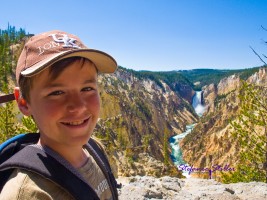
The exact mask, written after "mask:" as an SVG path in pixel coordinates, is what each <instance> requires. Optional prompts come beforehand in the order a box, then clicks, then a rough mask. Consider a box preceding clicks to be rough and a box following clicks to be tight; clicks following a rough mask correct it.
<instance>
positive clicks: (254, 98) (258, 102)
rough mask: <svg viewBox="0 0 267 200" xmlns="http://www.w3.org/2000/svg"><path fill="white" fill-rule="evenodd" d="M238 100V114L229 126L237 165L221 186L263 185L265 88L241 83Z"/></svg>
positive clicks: (266, 168)
mask: <svg viewBox="0 0 267 200" xmlns="http://www.w3.org/2000/svg"><path fill="white" fill-rule="evenodd" d="M239 98H240V101H241V104H240V106H241V110H240V113H239V115H238V119H237V120H235V121H233V122H232V123H231V125H232V127H233V136H234V137H235V138H236V140H237V142H238V148H239V149H240V161H239V164H238V166H237V168H236V171H234V172H231V173H228V174H223V176H222V178H223V182H225V183H232V182H251V181H262V182H267V106H266V105H267V88H266V86H257V85H254V84H248V83H246V82H243V86H242V88H241V90H240V95H239Z"/></svg>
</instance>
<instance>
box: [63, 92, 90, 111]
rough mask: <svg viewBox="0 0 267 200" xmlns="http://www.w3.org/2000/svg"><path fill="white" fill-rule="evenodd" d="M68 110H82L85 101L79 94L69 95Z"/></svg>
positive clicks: (84, 107)
mask: <svg viewBox="0 0 267 200" xmlns="http://www.w3.org/2000/svg"><path fill="white" fill-rule="evenodd" d="M67 102H68V103H67V110H68V112H72V113H75V112H82V111H84V110H85V109H86V102H85V99H83V98H82V97H81V96H80V95H77V94H76V95H75V94H74V95H70V96H69V97H68V99H67Z"/></svg>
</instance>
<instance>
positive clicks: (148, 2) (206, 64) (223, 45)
mask: <svg viewBox="0 0 267 200" xmlns="http://www.w3.org/2000/svg"><path fill="white" fill-rule="evenodd" d="M266 19H267V0H75V1H70V0H65V1H55V0H53V1H52V0H44V1H36V0H24V1H18V0H17V1H16V0H13V1H4V2H1V12H0V28H1V29H6V28H7V24H8V23H9V24H10V25H12V26H15V27H17V28H24V29H25V30H26V31H27V32H29V33H33V34H37V33H40V32H45V31H49V30H54V29H58V30H63V31H67V32H70V33H73V34H75V35H78V36H79V37H80V38H81V39H82V40H83V41H84V43H85V44H86V45H87V46H88V47H90V48H94V49H99V50H102V51H105V52H107V53H109V54H111V55H112V56H113V57H114V58H115V59H116V60H117V62H118V64H119V65H121V66H123V67H126V68H130V69H134V70H151V71H169V70H179V69H195V68H212V69H242V68H250V67H255V66H260V65H262V62H261V61H260V60H259V59H258V58H257V56H256V55H255V54H254V53H253V52H252V50H251V49H250V48H249V46H252V47H253V48H254V49H255V50H256V51H257V52H258V53H259V54H261V53H266V52H267V46H266V45H265V44H264V42H263V40H267V31H264V30H263V29H262V28H261V26H264V27H266V28H267V21H266Z"/></svg>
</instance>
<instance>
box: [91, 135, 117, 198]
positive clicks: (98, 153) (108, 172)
mask: <svg viewBox="0 0 267 200" xmlns="http://www.w3.org/2000/svg"><path fill="white" fill-rule="evenodd" d="M88 143H89V149H88V150H89V153H90V154H91V155H92V156H93V158H94V159H95V161H96V162H97V164H98V166H99V167H100V168H101V170H102V172H103V173H104V175H105V176H106V178H107V181H108V182H109V185H110V186H111V188H110V189H111V192H112V196H113V199H114V200H115V199H118V191H117V188H119V185H118V184H117V181H116V179H115V177H114V175H113V173H112V169H111V166H110V164H109V161H108V158H107V156H106V154H105V151H104V149H102V147H101V146H100V145H99V144H98V142H97V141H95V140H94V139H93V138H90V140H89V142H88Z"/></svg>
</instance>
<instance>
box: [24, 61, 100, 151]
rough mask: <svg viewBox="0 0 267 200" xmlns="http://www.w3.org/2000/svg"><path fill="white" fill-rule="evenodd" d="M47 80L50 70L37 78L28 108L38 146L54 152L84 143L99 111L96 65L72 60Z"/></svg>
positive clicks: (89, 134)
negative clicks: (33, 123)
mask: <svg viewBox="0 0 267 200" xmlns="http://www.w3.org/2000/svg"><path fill="white" fill-rule="evenodd" d="M49 77H50V74H49V69H46V70H44V71H43V72H41V73H40V74H38V75H36V77H35V78H34V80H33V84H32V85H33V87H32V89H31V91H30V103H29V104H28V105H27V107H28V108H27V109H28V115H32V116H33V118H34V120H35V122H36V123H37V126H38V128H39V130H40V133H41V137H40V141H41V143H42V144H44V145H47V146H49V147H51V148H53V149H58V148H64V147H71V146H82V145H84V144H86V143H87V142H88V140H89V138H90V136H91V134H92V132H93V129H94V128H95V125H96V123H97V120H98V116H99V110H100V100H99V93H98V88H97V71H96V68H95V66H94V65H93V64H92V63H91V62H89V61H85V62H84V65H83V66H82V67H81V64H80V62H79V61H75V62H74V63H72V64H71V65H70V66H68V67H67V68H66V69H64V70H63V72H61V74H60V75H59V76H58V77H57V78H56V79H54V80H50V78H49Z"/></svg>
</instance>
